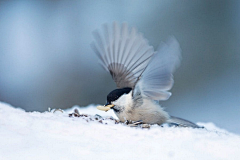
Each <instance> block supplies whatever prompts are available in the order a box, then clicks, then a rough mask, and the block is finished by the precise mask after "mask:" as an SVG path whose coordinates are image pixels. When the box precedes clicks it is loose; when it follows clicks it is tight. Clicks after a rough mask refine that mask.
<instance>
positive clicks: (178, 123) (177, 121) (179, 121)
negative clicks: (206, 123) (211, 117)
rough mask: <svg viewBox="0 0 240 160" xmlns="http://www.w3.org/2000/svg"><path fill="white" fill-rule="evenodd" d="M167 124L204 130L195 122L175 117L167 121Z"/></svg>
mask: <svg viewBox="0 0 240 160" xmlns="http://www.w3.org/2000/svg"><path fill="white" fill-rule="evenodd" d="M167 123H168V124H170V125H175V126H179V127H192V128H204V127H202V126H198V125H197V124H195V123H193V122H190V121H188V120H185V119H182V118H178V117H174V116H171V117H170V119H168V120H167Z"/></svg>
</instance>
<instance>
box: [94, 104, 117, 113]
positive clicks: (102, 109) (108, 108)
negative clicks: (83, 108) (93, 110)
mask: <svg viewBox="0 0 240 160" xmlns="http://www.w3.org/2000/svg"><path fill="white" fill-rule="evenodd" d="M112 107H114V105H113V104H108V105H104V106H97V109H99V110H101V111H106V112H107V111H108V110H110V109H111V108H112Z"/></svg>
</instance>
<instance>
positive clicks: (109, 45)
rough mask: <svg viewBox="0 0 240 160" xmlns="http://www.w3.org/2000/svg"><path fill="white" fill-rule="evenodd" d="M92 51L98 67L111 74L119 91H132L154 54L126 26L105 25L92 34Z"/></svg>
mask: <svg viewBox="0 0 240 160" xmlns="http://www.w3.org/2000/svg"><path fill="white" fill-rule="evenodd" d="M93 35H94V38H95V41H94V42H93V43H92V48H93V49H94V51H95V52H96V54H97V55H98V57H99V59H100V64H101V65H102V66H103V67H104V68H105V69H106V70H107V71H108V72H109V73H110V74H111V76H112V78H113V80H114V81H115V82H116V84H117V87H118V88H124V87H131V88H133V87H134V86H135V84H136V82H137V80H138V77H139V76H140V75H141V74H142V72H143V71H144V69H145V68H146V66H147V64H148V63H149V61H150V59H151V57H152V56H153V54H154V49H153V47H152V46H150V45H148V41H147V40H146V39H145V38H143V36H142V34H141V33H139V32H137V30H136V29H135V28H129V27H128V25H127V24H126V23H123V24H122V25H121V26H119V25H118V23H116V22H114V23H113V24H112V25H108V24H104V25H103V27H102V30H100V31H98V30H96V31H94V32H93Z"/></svg>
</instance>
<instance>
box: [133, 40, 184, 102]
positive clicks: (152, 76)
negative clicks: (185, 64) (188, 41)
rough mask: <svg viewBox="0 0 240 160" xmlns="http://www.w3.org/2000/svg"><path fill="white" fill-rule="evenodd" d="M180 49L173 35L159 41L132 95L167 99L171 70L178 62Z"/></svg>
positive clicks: (170, 86)
mask: <svg viewBox="0 0 240 160" xmlns="http://www.w3.org/2000/svg"><path fill="white" fill-rule="evenodd" d="M180 59H181V49H180V46H179V44H178V42H177V40H176V39H175V38H174V37H170V38H169V39H168V41H167V42H166V43H161V44H160V47H159V48H158V51H157V53H156V54H155V55H154V56H153V58H152V59H151V61H150V62H149V65H148V66H147V68H146V69H145V71H144V72H143V74H142V76H141V78H140V80H139V81H138V82H137V83H136V86H135V88H134V90H133V97H135V96H138V95H139V94H141V96H142V97H148V98H150V99H152V100H167V99H168V98H169V97H170V96H171V93H170V92H168V90H170V89H171V88H172V86H173V82H174V81H173V75H172V74H173V72H174V71H175V69H176V67H177V66H178V65H179V64H180Z"/></svg>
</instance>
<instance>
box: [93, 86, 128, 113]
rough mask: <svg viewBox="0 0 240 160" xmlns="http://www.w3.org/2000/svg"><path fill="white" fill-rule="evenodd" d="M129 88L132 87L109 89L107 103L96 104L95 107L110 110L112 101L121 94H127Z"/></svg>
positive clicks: (112, 105)
mask: <svg viewBox="0 0 240 160" xmlns="http://www.w3.org/2000/svg"><path fill="white" fill-rule="evenodd" d="M131 90H132V88H128V87H127V88H121V89H115V90H113V91H111V92H110V93H109V94H108V95H107V103H106V104H105V105H104V106H98V107H97V109H99V110H102V111H108V110H110V109H111V108H113V107H114V104H113V102H115V101H116V100H118V98H120V97H121V96H122V95H123V94H128V93H129V92H130V91H131Z"/></svg>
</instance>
